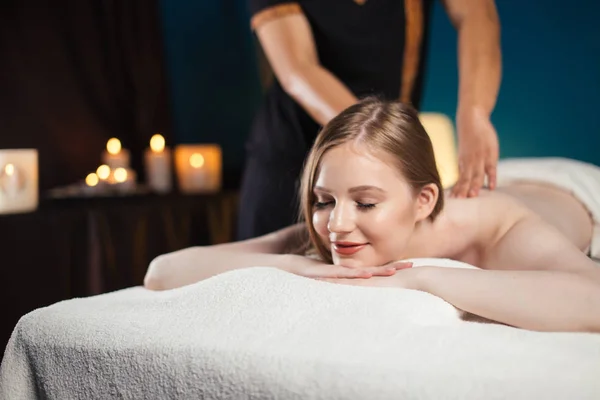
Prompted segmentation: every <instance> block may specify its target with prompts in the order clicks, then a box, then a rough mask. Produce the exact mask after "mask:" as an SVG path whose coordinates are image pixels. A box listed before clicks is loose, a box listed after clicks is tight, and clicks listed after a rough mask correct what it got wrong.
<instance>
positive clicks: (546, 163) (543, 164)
mask: <svg viewBox="0 0 600 400" xmlns="http://www.w3.org/2000/svg"><path fill="white" fill-rule="evenodd" d="M514 181H530V182H541V183H546V184H551V185H554V186H557V187H559V188H562V189H563V190H566V191H567V192H569V193H570V194H572V195H573V196H574V197H575V198H577V199H578V200H579V201H581V203H582V204H583V205H584V206H585V207H586V208H587V209H588V211H589V212H590V214H591V215H592V218H593V219H594V231H593V234H592V243H591V246H590V256H591V257H592V258H594V259H598V260H600V167H598V166H596V165H593V164H589V163H585V162H582V161H576V160H571V159H567V158H558V157H555V158H552V157H548V158H515V159H506V160H502V161H500V162H499V163H498V186H503V185H506V184H508V183H510V182H514Z"/></svg>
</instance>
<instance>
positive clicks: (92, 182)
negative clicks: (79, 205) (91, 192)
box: [85, 172, 98, 187]
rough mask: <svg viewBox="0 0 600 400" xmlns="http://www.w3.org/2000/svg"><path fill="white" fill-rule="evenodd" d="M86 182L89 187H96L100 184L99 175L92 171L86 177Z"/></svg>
mask: <svg viewBox="0 0 600 400" xmlns="http://www.w3.org/2000/svg"><path fill="white" fill-rule="evenodd" d="M85 184H86V185H88V186H89V187H94V186H96V185H97V184H98V175H96V174H95V173H93V172H92V173H91V174H89V175H88V176H86V177H85Z"/></svg>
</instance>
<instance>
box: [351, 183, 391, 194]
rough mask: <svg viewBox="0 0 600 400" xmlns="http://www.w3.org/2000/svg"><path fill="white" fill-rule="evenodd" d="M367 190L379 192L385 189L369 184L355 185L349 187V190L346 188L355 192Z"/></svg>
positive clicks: (383, 191)
mask: <svg viewBox="0 0 600 400" xmlns="http://www.w3.org/2000/svg"><path fill="white" fill-rule="evenodd" d="M369 190H374V191H376V192H381V193H385V190H383V189H382V188H379V187H377V186H371V185H362V186H355V187H353V188H350V190H348V192H349V193H356V192H366V191H369Z"/></svg>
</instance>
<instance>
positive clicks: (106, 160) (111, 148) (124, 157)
mask: <svg viewBox="0 0 600 400" xmlns="http://www.w3.org/2000/svg"><path fill="white" fill-rule="evenodd" d="M129 159H130V156H129V150H127V149H123V148H122V147H121V141H120V140H119V139H117V138H111V139H109V140H108V142H106V150H104V151H103V152H102V163H103V164H106V165H107V166H108V167H109V168H110V169H116V168H129Z"/></svg>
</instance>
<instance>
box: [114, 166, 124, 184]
mask: <svg viewBox="0 0 600 400" xmlns="http://www.w3.org/2000/svg"><path fill="white" fill-rule="evenodd" d="M126 180H127V170H126V169H125V168H117V169H115V181H117V182H119V183H123V182H125V181H126Z"/></svg>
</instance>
